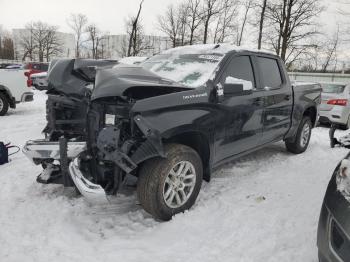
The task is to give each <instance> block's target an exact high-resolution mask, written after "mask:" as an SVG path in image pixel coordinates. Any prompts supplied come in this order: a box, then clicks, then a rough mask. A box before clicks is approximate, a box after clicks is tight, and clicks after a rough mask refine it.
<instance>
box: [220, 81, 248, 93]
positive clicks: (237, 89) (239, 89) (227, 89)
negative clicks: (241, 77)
mask: <svg viewBox="0 0 350 262" xmlns="http://www.w3.org/2000/svg"><path fill="white" fill-rule="evenodd" d="M243 90H244V89H243V84H231V83H225V84H224V95H238V94H242V93H243Z"/></svg>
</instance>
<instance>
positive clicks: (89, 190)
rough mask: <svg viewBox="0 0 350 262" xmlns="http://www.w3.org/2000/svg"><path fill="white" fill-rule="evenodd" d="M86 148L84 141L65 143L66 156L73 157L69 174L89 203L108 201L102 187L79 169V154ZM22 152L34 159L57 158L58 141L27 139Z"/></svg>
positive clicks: (58, 150)
mask: <svg viewBox="0 0 350 262" xmlns="http://www.w3.org/2000/svg"><path fill="white" fill-rule="evenodd" d="M85 150H86V143H85V142H68V143H67V157H68V158H69V159H73V160H72V161H71V162H70V164H69V174H70V176H71V178H72V180H73V182H74V184H75V186H76V187H77V188H78V190H79V191H80V193H81V194H82V195H83V196H84V197H85V198H86V200H87V201H88V202H90V203H98V204H102V203H108V202H109V201H108V199H107V196H106V193H105V191H104V189H103V188H102V187H101V186H100V185H98V184H94V183H92V182H91V181H89V180H88V179H87V178H85V177H84V175H83V173H82V172H81V171H80V160H79V157H78V156H79V154H80V153H81V152H83V151H85ZM22 151H23V153H24V154H25V155H26V156H27V157H28V158H29V159H31V160H32V161H33V162H34V160H45V159H47V160H49V159H53V160H59V159H60V146H59V142H50V141H46V140H31V141H28V142H27V143H26V144H25V146H24V147H23V149H22Z"/></svg>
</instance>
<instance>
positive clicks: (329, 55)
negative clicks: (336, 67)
mask: <svg viewBox="0 0 350 262" xmlns="http://www.w3.org/2000/svg"><path fill="white" fill-rule="evenodd" d="M338 45H339V25H338V29H337V31H336V33H335V34H334V36H333V37H332V39H330V40H329V41H328V43H327V44H326V45H325V51H324V54H325V61H324V63H323V65H322V72H323V73H326V72H327V69H328V67H329V65H330V63H331V62H332V61H337V48H338Z"/></svg>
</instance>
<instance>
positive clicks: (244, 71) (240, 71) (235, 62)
mask: <svg viewBox="0 0 350 262" xmlns="http://www.w3.org/2000/svg"><path fill="white" fill-rule="evenodd" d="M237 82H242V84H243V86H244V90H251V89H255V88H256V85H255V79H254V73H253V68H252V63H251V61H250V58H249V56H237V57H234V58H232V59H231V61H230V62H229V64H228V66H227V67H226V68H225V71H224V73H223V74H222V76H221V79H220V83H221V85H224V84H225V83H237Z"/></svg>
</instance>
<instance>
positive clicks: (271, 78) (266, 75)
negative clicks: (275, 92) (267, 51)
mask: <svg viewBox="0 0 350 262" xmlns="http://www.w3.org/2000/svg"><path fill="white" fill-rule="evenodd" d="M257 59H258V63H259V68H260V72H261V74H262V81H263V87H264V88H265V87H268V88H272V89H276V88H280V87H281V85H282V77H281V71H280V68H279V66H278V62H277V60H276V59H273V58H266V57H257Z"/></svg>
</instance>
